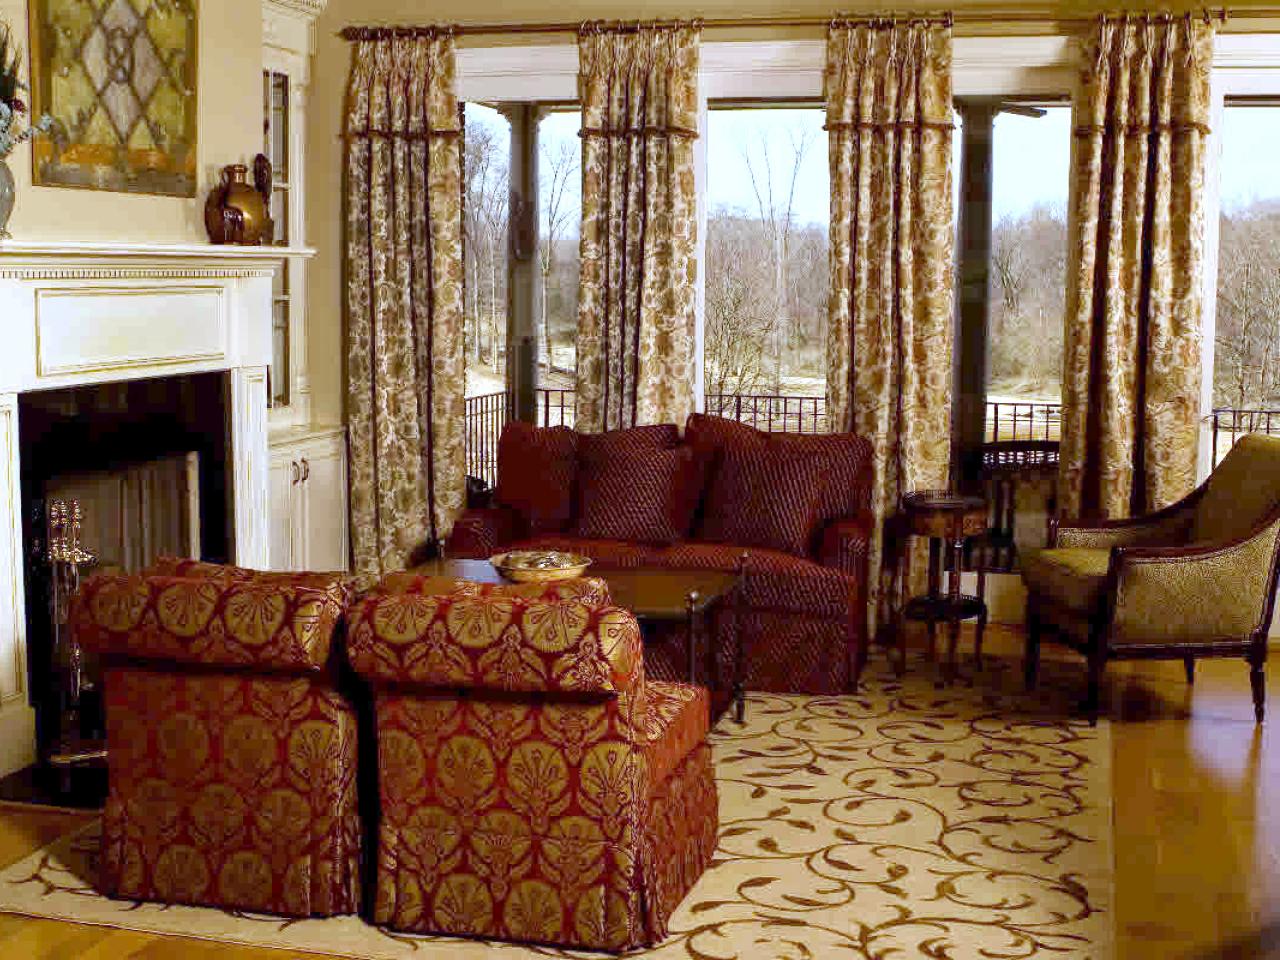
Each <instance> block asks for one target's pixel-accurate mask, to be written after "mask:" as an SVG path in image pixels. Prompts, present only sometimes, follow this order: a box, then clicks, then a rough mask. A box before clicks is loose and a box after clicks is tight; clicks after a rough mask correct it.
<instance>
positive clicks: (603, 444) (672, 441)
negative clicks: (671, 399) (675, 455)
mask: <svg viewBox="0 0 1280 960" xmlns="http://www.w3.org/2000/svg"><path fill="white" fill-rule="evenodd" d="M679 442H680V431H679V429H677V427H676V425H675V424H674V423H655V424H651V425H650V426H646V427H630V428H628V429H626V430H606V431H605V432H604V433H580V434H578V459H579V460H580V461H582V462H590V463H593V464H594V463H600V462H601V461H604V460H610V459H613V458H614V457H620V456H626V455H628V454H635V453H638V452H644V451H649V450H667V449H669V448H671V447H674V446H675V445H676V444H678V443H679Z"/></svg>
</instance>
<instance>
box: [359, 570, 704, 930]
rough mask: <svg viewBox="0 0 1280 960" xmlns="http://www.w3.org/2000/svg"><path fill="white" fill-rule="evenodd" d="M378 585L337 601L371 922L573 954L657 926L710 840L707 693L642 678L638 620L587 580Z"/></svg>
mask: <svg viewBox="0 0 1280 960" xmlns="http://www.w3.org/2000/svg"><path fill="white" fill-rule="evenodd" d="M390 586H393V587H394V589H383V588H379V589H378V590H375V591H374V592H372V593H370V594H368V595H366V596H365V597H364V598H362V599H361V600H360V601H358V602H357V603H356V605H355V606H354V607H353V609H352V615H351V647H350V649H351V659H352V663H353V665H354V667H355V669H356V671H357V672H358V673H360V674H361V675H362V676H363V677H365V678H366V679H367V680H369V681H370V682H371V683H372V685H373V687H374V696H375V705H376V717H377V730H378V742H377V750H378V775H379V795H380V801H381V804H380V806H381V823H380V825H379V829H378V854H377V864H378V866H377V891H376V897H375V900H376V908H375V920H376V922H378V923H380V924H384V925H387V926H389V927H392V928H395V929H397V930H403V931H411V932H419V933H428V932H431V933H443V934H455V935H461V936H477V937H492V938H498V939H507V940H517V941H524V942H530V943H546V944H556V945H561V946H566V947H576V948H586V949H605V950H625V949H628V948H631V947H636V946H639V945H642V944H651V943H654V942H656V941H657V940H659V939H661V938H662V937H663V936H664V935H665V932H666V924H667V919H668V917H669V916H670V914H671V913H672V911H673V910H674V909H675V907H676V906H677V905H678V904H679V902H680V901H681V900H682V899H683V898H684V896H685V894H686V893H687V892H688V891H689V889H690V887H692V885H693V883H694V881H695V880H696V879H697V878H698V876H699V875H700V874H701V873H702V871H703V870H704V869H705V868H706V866H707V865H708V863H709V862H710V859H711V854H712V852H713V850H714V849H715V846H716V832H717V829H716V828H717V799H716V789H715V782H714V780H713V777H712V770H711V757H710V750H709V748H708V747H707V745H706V743H705V737H706V734H707V726H708V709H709V705H708V702H707V696H706V692H705V691H704V690H702V689H701V688H697V687H692V686H686V685H683V684H677V683H658V682H646V680H645V676H644V667H643V661H642V650H641V645H640V643H641V641H640V631H639V626H638V625H637V623H636V620H635V618H634V617H633V616H632V615H631V614H630V613H628V612H626V611H625V610H621V609H619V608H616V607H612V606H609V605H608V604H607V602H601V601H602V600H605V601H607V596H608V594H607V587H606V586H605V584H604V583H603V582H602V581H600V580H590V579H588V580H583V581H579V582H577V583H576V584H571V585H567V586H565V587H563V588H553V589H551V590H550V591H542V592H541V595H535V596H531V595H530V588H518V589H516V590H514V591H513V590H506V589H503V588H501V587H499V588H493V587H478V586H476V585H474V584H473V585H467V586H462V587H461V588H460V589H458V590H455V591H453V592H449V593H443V594H442V593H437V592H433V591H435V590H438V589H439V588H440V587H441V586H442V583H441V581H439V580H435V581H430V580H426V579H423V581H422V582H421V583H418V584H414V583H413V582H412V580H411V578H406V577H398V578H395V580H394V581H393V582H392V584H390ZM532 592H533V593H535V594H537V593H539V588H533V591H532Z"/></svg>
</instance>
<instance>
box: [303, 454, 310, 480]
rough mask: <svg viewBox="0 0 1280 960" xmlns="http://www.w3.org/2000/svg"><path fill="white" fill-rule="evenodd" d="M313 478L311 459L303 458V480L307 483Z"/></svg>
mask: <svg viewBox="0 0 1280 960" xmlns="http://www.w3.org/2000/svg"><path fill="white" fill-rule="evenodd" d="M310 479H311V461H310V460H308V459H307V458H306V457H303V458H302V482H303V483H306V482H307V481H308V480H310Z"/></svg>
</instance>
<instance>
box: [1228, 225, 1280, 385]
mask: <svg viewBox="0 0 1280 960" xmlns="http://www.w3.org/2000/svg"><path fill="white" fill-rule="evenodd" d="M1220 237H1221V240H1220V249H1219V254H1218V311H1217V331H1216V337H1215V363H1214V367H1215V370H1214V400H1215V402H1216V403H1218V404H1221V405H1223V406H1232V407H1237V408H1250V407H1263V406H1270V405H1273V404H1275V403H1276V402H1278V401H1280V211H1277V210H1276V209H1275V208H1274V206H1273V205H1270V204H1266V203H1260V204H1255V205H1254V206H1252V207H1250V208H1249V209H1247V210H1245V211H1242V212H1240V213H1238V214H1235V215H1224V216H1223V218H1222V227H1221V231H1220Z"/></svg>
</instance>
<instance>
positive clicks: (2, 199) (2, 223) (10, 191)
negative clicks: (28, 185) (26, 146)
mask: <svg viewBox="0 0 1280 960" xmlns="http://www.w3.org/2000/svg"><path fill="white" fill-rule="evenodd" d="M15 197H16V189H15V185H14V182H13V171H12V170H10V169H9V165H8V164H7V163H5V161H3V160H0V240H7V239H9V231H8V229H7V228H8V226H9V217H10V216H11V215H12V214H13V202H14V199H15Z"/></svg>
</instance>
